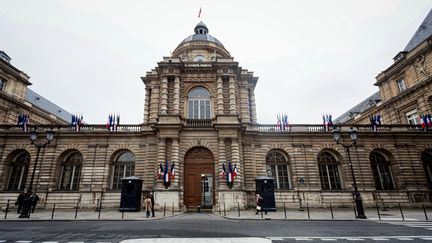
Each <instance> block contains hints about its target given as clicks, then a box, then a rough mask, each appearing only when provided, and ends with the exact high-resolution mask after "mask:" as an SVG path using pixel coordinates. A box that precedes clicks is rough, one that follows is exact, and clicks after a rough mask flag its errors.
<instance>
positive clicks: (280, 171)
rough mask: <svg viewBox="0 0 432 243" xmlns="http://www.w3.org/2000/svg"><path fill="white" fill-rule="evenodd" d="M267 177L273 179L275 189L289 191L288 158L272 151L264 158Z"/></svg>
mask: <svg viewBox="0 0 432 243" xmlns="http://www.w3.org/2000/svg"><path fill="white" fill-rule="evenodd" d="M266 165H267V175H268V176H270V177H273V178H274V184H275V189H279V190H286V189H290V188H291V186H290V171H289V166H288V158H287V157H286V156H285V155H284V154H283V153H282V152H280V151H277V150H273V151H270V152H269V153H268V154H267V157H266Z"/></svg>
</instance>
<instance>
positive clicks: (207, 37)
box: [180, 21, 224, 47]
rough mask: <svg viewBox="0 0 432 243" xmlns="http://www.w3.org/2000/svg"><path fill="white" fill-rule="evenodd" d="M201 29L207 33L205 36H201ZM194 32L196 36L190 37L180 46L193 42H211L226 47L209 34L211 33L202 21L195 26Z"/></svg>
mask: <svg viewBox="0 0 432 243" xmlns="http://www.w3.org/2000/svg"><path fill="white" fill-rule="evenodd" d="M199 29H203V30H205V31H206V32H205V34H199V32H198V30H199ZM194 32H195V34H193V35H190V36H188V37H187V38H186V39H184V40H183V41H182V42H181V43H180V45H182V44H184V43H187V42H191V41H209V42H213V43H216V44H218V45H220V46H222V47H224V46H223V44H222V43H221V42H220V41H219V40H218V39H216V38H215V37H213V36H211V35H210V34H208V32H209V31H208V28H207V26H206V25H205V24H204V23H203V22H202V21H201V22H199V23H198V24H197V25H196V26H195V28H194Z"/></svg>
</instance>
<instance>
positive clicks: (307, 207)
mask: <svg viewBox="0 0 432 243" xmlns="http://www.w3.org/2000/svg"><path fill="white" fill-rule="evenodd" d="M306 210H307V213H308V219H310V212H309V203H306Z"/></svg>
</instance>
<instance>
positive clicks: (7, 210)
mask: <svg viewBox="0 0 432 243" xmlns="http://www.w3.org/2000/svg"><path fill="white" fill-rule="evenodd" d="M9 202H10V199H8V200H7V204H6V209H5V216H4V219H6V218H7V214H8V212H9Z"/></svg>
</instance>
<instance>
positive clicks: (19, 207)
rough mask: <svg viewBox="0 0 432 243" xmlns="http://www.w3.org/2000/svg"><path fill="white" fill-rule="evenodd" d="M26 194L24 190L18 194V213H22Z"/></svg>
mask: <svg viewBox="0 0 432 243" xmlns="http://www.w3.org/2000/svg"><path fill="white" fill-rule="evenodd" d="M25 194H26V193H25V191H24V192H21V193H20V194H19V195H18V197H17V200H16V202H15V206H17V213H18V214H20V213H21V209H22V206H23V204H24V198H25Z"/></svg>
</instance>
